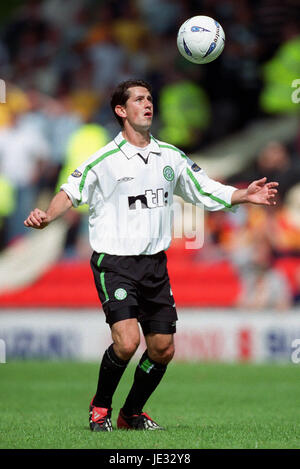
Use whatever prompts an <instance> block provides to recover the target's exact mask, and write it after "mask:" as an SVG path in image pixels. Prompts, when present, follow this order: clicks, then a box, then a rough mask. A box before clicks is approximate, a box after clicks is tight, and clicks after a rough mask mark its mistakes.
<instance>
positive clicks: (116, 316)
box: [103, 305, 139, 326]
mask: <svg viewBox="0 0 300 469" xmlns="http://www.w3.org/2000/svg"><path fill="white" fill-rule="evenodd" d="M103 311H104V313H105V316H106V322H107V323H108V324H109V325H110V326H112V325H113V324H114V323H115V322H119V321H124V320H125V319H132V318H136V319H137V318H138V315H139V307H138V306H136V305H133V306H123V307H122V308H120V309H116V310H112V309H111V308H110V307H109V306H108V307H106V308H105V306H104V307H103Z"/></svg>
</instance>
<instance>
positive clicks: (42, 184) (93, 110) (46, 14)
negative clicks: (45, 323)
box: [0, 0, 300, 308]
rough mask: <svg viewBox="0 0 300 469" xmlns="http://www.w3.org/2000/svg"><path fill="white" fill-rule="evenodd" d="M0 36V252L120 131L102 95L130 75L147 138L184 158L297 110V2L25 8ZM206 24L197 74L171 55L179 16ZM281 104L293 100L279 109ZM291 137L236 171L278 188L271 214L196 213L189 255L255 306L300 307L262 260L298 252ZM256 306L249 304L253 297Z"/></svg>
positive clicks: (75, 247) (145, 0) (74, 248)
mask: <svg viewBox="0 0 300 469" xmlns="http://www.w3.org/2000/svg"><path fill="white" fill-rule="evenodd" d="M6 9H7V12H6V15H4V16H3V18H2V20H1V27H0V70H1V76H0V78H1V79H2V80H4V81H5V84H6V102H5V103H2V104H0V194H1V197H0V250H1V249H4V248H5V247H6V246H8V245H11V244H12V243H14V242H15V241H16V240H18V239H19V238H20V237H22V236H23V235H24V234H25V233H26V229H25V227H24V226H23V220H24V219H25V218H26V216H27V214H28V213H29V211H30V210H32V209H33V208H34V207H35V206H37V205H38V204H39V206H40V207H41V208H44V207H46V206H47V203H48V201H49V198H50V197H51V196H52V194H53V192H54V191H55V190H57V189H58V188H59V186H60V184H61V183H62V182H63V181H64V180H65V179H66V177H67V176H68V174H70V173H71V172H72V171H73V170H74V169H75V168H76V166H77V165H78V164H79V163H80V162H81V161H83V160H85V159H86V157H88V156H90V155H91V154H92V153H94V152H95V151H96V150H97V149H98V148H99V147H101V146H103V145H105V144H106V143H107V142H108V141H109V140H110V139H111V138H112V137H114V135H115V134H116V133H117V132H118V131H119V127H118V123H117V121H116V120H115V119H114V116H113V114H112V112H111V109H110V104H109V101H110V94H111V92H112V90H113V89H114V87H115V86H116V85H117V84H118V83H119V82H120V81H122V80H126V79H128V78H133V77H136V78H137V77H138V78H142V79H145V80H147V81H149V82H150V83H151V85H152V87H153V98H154V106H155V110H156V116H155V119H154V123H153V134H154V135H156V136H157V137H158V138H160V139H162V140H165V141H169V142H170V143H173V144H174V145H176V146H178V147H180V148H181V149H183V150H184V151H186V152H195V151H199V150H201V149H202V148H204V147H205V146H206V145H209V144H211V143H215V142H220V141H222V139H223V138H225V137H227V136H228V135H231V134H232V133H234V132H238V131H239V130H240V129H242V128H243V127H244V126H246V125H248V124H250V123H251V122H254V121H255V120H257V119H260V118H262V117H264V118H268V116H274V115H277V114H282V113H295V112H299V107H297V105H295V104H294V103H292V102H291V99H290V94H291V78H292V77H293V78H300V21H299V18H300V16H299V11H300V5H299V1H298V0H287V1H286V2H282V1H281V2H280V1H279V0H254V1H250V0H239V1H238V2H237V1H235V0H224V1H217V0H188V1H187V0H172V1H171V0H122V1H119V0H110V1H101V0H65V1H63V2H62V1H61V0H44V1H42V0H31V1H24V2H19V5H18V6H17V7H15V8H12V7H9V6H7V7H6ZM198 14H205V15H207V16H212V17H214V18H216V19H217V20H218V21H220V23H221V24H222V26H223V28H224V30H225V33H226V46H225V49H224V52H223V53H222V55H221V56H220V58H219V59H218V60H216V61H215V62H213V63H211V64H209V66H203V67H201V66H195V65H193V64H190V63H189V62H188V61H186V60H184V59H183V58H182V57H181V56H180V54H179V53H178V50H177V47H176V35H177V31H178V28H179V26H180V25H181V24H182V23H183V22H184V21H185V20H186V19H187V18H189V17H191V16H195V15H198ZM291 103H292V104H291ZM299 162H300V131H299V138H298V139H297V138H295V140H294V141H293V142H290V144H289V145H286V144H283V143H282V142H280V141H273V142H269V143H268V144H267V145H266V146H265V147H264V148H262V149H261V152H260V153H259V154H258V155H257V158H256V159H255V162H254V163H252V164H251V165H250V164H249V166H248V167H246V168H245V169H244V171H243V173H240V174H234V170H233V176H232V177H231V178H230V179H228V180H227V181H224V182H228V183H230V184H234V185H237V186H239V187H245V186H246V185H247V183H249V181H251V180H253V179H257V178H260V177H262V176H267V177H268V179H273V180H277V181H278V182H279V183H280V194H279V200H278V205H277V206H276V208H272V209H269V208H268V209H262V208H257V207H255V208H253V207H248V206H245V207H244V206H243V207H241V208H240V210H239V212H238V213H237V214H235V215H231V214H229V213H225V212H222V213H213V214H207V227H206V241H205V246H204V248H203V249H202V250H201V252H198V253H197V254H196V255H195V256H196V258H197V260H199V262H200V261H201V260H207V259H209V260H210V261H211V262H213V261H214V260H218V259H222V258H224V256H225V257H226V258H227V259H230V260H231V262H233V264H234V265H235V266H236V268H237V269H238V271H239V272H240V275H241V277H242V278H243V279H244V288H243V292H242V295H241V297H240V299H239V302H240V304H245V305H247V306H249V307H250V306H251V305H250V302H251V301H252V300H250V298H252V299H253V295H249V292H251V291H253V289H255V290H256V291H261V295H258V296H259V297H258V298H256V299H255V302H256V303H255V304H253V305H252V306H253V307H260V306H261V305H262V304H263V305H270V306H275V307H276V306H278V307H279V308H281V307H288V306H289V305H291V304H293V303H295V302H297V301H299V297H300V269H299V272H298V273H297V272H295V273H294V275H293V282H294V283H293V288H291V282H290V281H288V280H287V277H286V275H283V274H282V272H281V271H280V269H278V268H276V267H275V266H274V265H275V264H276V261H278V259H279V260H280V259H281V258H289V257H293V258H295V257H299V258H300V256H299V254H300V210H299V209H300V171H299V169H300V166H299ZM85 216H86V215H85V209H82V210H81V211H76V212H74V213H73V212H72V213H71V214H70V215H69V223H70V227H71V228H70V230H69V233H68V237H67V242H66V249H65V253H66V256H73V257H86V256H88V255H89V251H88V248H87V242H86V241H87V224H86V223H83V222H82V220H83V219H84V218H85ZM253 301H254V300H253Z"/></svg>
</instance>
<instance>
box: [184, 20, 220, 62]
mask: <svg viewBox="0 0 300 469" xmlns="http://www.w3.org/2000/svg"><path fill="white" fill-rule="evenodd" d="M224 45H225V33H224V31H223V28H222V26H221V25H220V23H218V22H217V21H216V20H214V19H213V18H210V17H209V16H193V17H192V18H189V19H188V20H186V21H185V22H184V23H183V24H182V25H181V26H180V28H179V31H178V36H177V47H178V49H179V52H180V53H181V55H182V56H183V57H184V58H185V59H187V60H189V61H190V62H193V63H195V64H207V63H209V62H212V61H213V60H215V59H216V58H217V57H219V55H220V54H221V53H222V51H223V49H224Z"/></svg>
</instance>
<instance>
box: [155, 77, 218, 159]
mask: <svg viewBox="0 0 300 469" xmlns="http://www.w3.org/2000/svg"><path fill="white" fill-rule="evenodd" d="M159 113H160V121H161V130H160V132H159V138H160V139H161V140H164V141H171V142H172V143H173V145H175V146H179V147H180V148H183V149H184V151H193V150H195V148H197V147H198V145H199V143H200V142H201V140H202V138H203V133H204V131H205V130H206V129H207V128H208V126H209V124H210V122H211V108H210V102H209V99H208V96H207V94H206V92H205V91H204V89H203V88H202V87H201V86H200V85H199V84H198V83H197V82H195V81H192V80H189V79H187V78H186V76H185V75H184V74H182V73H181V72H180V71H179V70H174V69H172V68H171V69H170V70H169V71H168V73H167V75H166V76H165V85H164V86H163V87H162V89H161V90H160V94H159Z"/></svg>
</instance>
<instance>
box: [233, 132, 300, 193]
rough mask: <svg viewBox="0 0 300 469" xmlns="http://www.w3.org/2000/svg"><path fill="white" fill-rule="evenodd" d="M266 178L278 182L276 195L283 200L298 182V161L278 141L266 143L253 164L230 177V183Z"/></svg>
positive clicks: (299, 165) (299, 162)
mask: <svg viewBox="0 0 300 469" xmlns="http://www.w3.org/2000/svg"><path fill="white" fill-rule="evenodd" d="M262 175H264V176H266V177H267V178H268V180H273V179H274V180H276V181H278V182H279V187H278V195H279V197H280V199H281V200H283V199H284V197H285V194H286V193H287V191H288V190H289V189H290V188H291V187H292V186H293V185H295V184H297V183H298V182H300V159H298V158H292V157H291V155H290V151H289V149H288V147H287V146H286V145H285V144H284V143H282V142H279V141H270V142H268V143H267V144H266V145H265V146H264V147H263V148H262V149H261V151H260V153H259V154H258V156H257V159H256V161H255V162H254V164H252V165H251V167H249V168H248V169H246V170H245V171H243V172H242V173H240V174H236V175H234V176H233V177H231V178H230V179H229V180H230V183H237V182H241V181H242V182H245V183H246V182H247V181H251V180H252V179H253V178H254V179H260V178H261V177H263V176H262Z"/></svg>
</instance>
